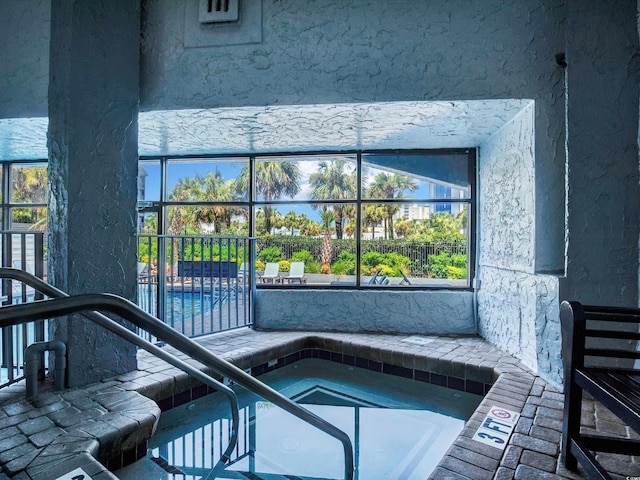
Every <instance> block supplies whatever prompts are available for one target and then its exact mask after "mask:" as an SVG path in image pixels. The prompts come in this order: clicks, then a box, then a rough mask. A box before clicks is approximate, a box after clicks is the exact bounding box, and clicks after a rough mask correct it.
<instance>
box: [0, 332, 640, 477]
mask: <svg viewBox="0 0 640 480" xmlns="http://www.w3.org/2000/svg"><path fill="white" fill-rule="evenodd" d="M198 342H199V343H201V344H202V345H204V346H206V347H207V348H208V349H210V350H211V351H213V352H214V353H216V354H219V355H221V356H223V357H224V358H226V359H228V360H230V361H232V362H233V363H234V364H236V365H237V366H238V367H240V368H243V369H246V368H252V369H253V373H254V374H257V373H260V372H261V371H264V370H266V369H271V368H277V367H278V366H280V365H283V364H286V363H290V362H292V361H295V360H296V359H298V358H301V357H305V356H306V357H309V356H317V357H322V358H328V359H329V360H332V361H338V362H341V363H345V364H351V365H356V366H361V367H364V368H369V369H372V370H378V371H383V372H385V373H390V374H393V375H401V376H408V377H411V378H415V379H416V380H420V381H425V382H431V383H435V384H439V385H446V386H449V387H451V388H455V389H458V390H466V391H470V392H472V393H486V396H485V398H484V399H483V401H482V403H481V404H480V406H479V407H478V409H477V410H476V412H475V413H474V415H473V416H472V417H471V419H470V420H469V421H468V422H467V425H466V426H465V428H464V430H463V432H462V433H461V435H460V436H459V437H458V438H457V440H456V441H455V443H454V444H453V445H452V446H451V448H450V449H449V451H448V452H447V454H446V455H445V457H444V458H443V459H442V461H441V462H440V465H439V466H438V467H437V468H436V470H435V471H434V472H433V474H432V476H431V478H433V479H438V480H439V479H452V480H455V479H467V480H468V479H471V480H483V479H487V480H491V479H495V480H503V479H504V480H506V479H523V480H524V479H527V480H529V479H537V478H540V479H563V478H570V479H578V478H583V477H582V476H580V475H576V474H574V473H572V472H569V471H567V470H566V469H564V468H563V467H562V465H561V464H560V463H559V460H558V456H559V445H560V435H561V434H560V431H561V423H562V408H563V395H562V393H561V392H560V391H558V389H557V388H555V387H553V386H552V385H549V384H547V383H546V382H545V381H543V380H542V379H541V378H539V377H536V376H535V375H534V374H532V373H531V372H530V371H529V370H527V369H526V368H525V367H523V366H522V365H521V364H520V363H519V362H518V361H517V360H515V359H514V358H513V357H511V356H509V355H507V354H505V353H504V352H502V351H501V350H499V349H497V348H496V347H494V346H493V345H491V344H489V343H487V342H485V341H483V340H482V339H480V338H469V337H461V338H457V337H424V336H420V337H417V338H416V337H408V336H407V335H404V336H401V335H378V334H341V333H324V332H323V333H316V332H257V331H254V330H249V329H241V330H236V331H231V332H225V333H220V334H216V335H212V336H209V337H203V338H201V339H199V340H198ZM165 348H168V347H165ZM138 358H139V361H138V363H139V365H138V370H137V371H134V372H130V373H127V374H125V375H122V376H120V377H118V378H115V379H112V380H110V381H107V382H103V383H99V384H94V385H91V386H89V387H86V388H82V389H74V390H67V391H64V392H43V393H41V394H40V395H39V396H38V397H37V399H36V400H34V401H26V400H25V399H24V391H25V389H24V385H20V384H17V385H14V386H11V387H8V388H5V389H3V390H0V465H1V466H2V472H1V473H0V480H6V479H9V478H11V479H12V480H13V479H17V480H23V479H32V480H51V479H55V478H57V477H58V476H60V475H62V474H64V473H67V472H69V471H71V470H73V469H75V468H77V467H81V468H82V469H83V470H84V471H85V472H86V473H87V474H89V475H91V476H92V478H93V479H97V480H105V479H114V478H117V477H116V476H114V475H113V474H112V473H110V471H109V470H108V469H107V468H106V467H104V466H103V465H102V464H101V463H98V461H96V459H98V460H99V461H100V462H102V463H103V464H105V465H107V466H108V467H109V469H110V470H115V469H117V468H118V467H119V466H121V465H123V464H128V463H131V462H132V461H134V460H135V459H136V458H139V457H140V456H142V455H144V453H145V451H146V445H145V440H146V439H147V438H148V437H149V436H150V435H151V434H152V432H153V430H154V428H155V424H156V421H157V418H158V416H159V415H160V411H161V409H167V408H171V407H172V406H175V405H178V404H182V403H186V402H188V401H191V400H193V399H195V398H198V397H201V396H203V395H205V394H206V393H208V387H203V386H201V385H199V384H198V383H197V382H196V381H194V380H192V379H190V378H188V376H187V375H186V374H185V373H183V372H182V371H180V370H178V369H176V368H174V367H171V366H170V365H168V364H167V363H165V362H164V361H162V360H159V359H157V358H155V357H152V356H151V355H149V354H147V353H146V352H141V353H140V354H139V356H138ZM274 360H277V362H276V365H275V366H274V365H273V363H274V362H273V361H274ZM190 363H191V362H190ZM492 405H496V406H501V407H504V408H506V409H508V410H512V411H517V412H520V413H521V416H520V418H519V420H518V422H517V424H516V426H515V430H514V432H513V434H512V435H511V437H510V439H509V443H508V445H507V447H506V448H505V449H504V451H503V450H500V449H498V448H495V447H492V446H489V445H485V444H483V443H480V442H478V441H476V440H473V436H474V433H475V432H476V430H477V429H478V427H479V426H480V424H481V422H482V421H483V420H484V418H485V415H486V414H487V413H488V412H489V409H490V407H491V406H492ZM583 425H584V428H587V429H594V428H597V429H598V431H600V432H602V431H607V432H612V433H615V434H617V435H619V436H622V437H627V436H629V435H630V433H629V431H628V429H627V428H626V427H625V426H624V425H622V424H620V423H619V421H617V419H616V418H615V417H614V416H613V415H611V414H609V413H608V412H607V411H606V410H605V409H602V408H600V407H599V406H598V405H594V403H593V402H590V401H585V405H584V415H583ZM603 461H604V462H606V466H607V467H608V468H609V469H610V470H611V471H612V472H615V477H614V478H625V477H626V476H631V475H640V464H638V463H637V462H636V459H634V458H632V457H629V456H622V455H616V456H613V455H610V456H608V457H607V458H606V459H604V460H603Z"/></svg>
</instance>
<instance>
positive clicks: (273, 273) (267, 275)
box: [260, 262, 280, 283]
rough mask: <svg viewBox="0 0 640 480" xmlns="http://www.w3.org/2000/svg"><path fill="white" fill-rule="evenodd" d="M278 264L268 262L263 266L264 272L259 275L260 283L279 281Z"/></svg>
mask: <svg viewBox="0 0 640 480" xmlns="http://www.w3.org/2000/svg"><path fill="white" fill-rule="evenodd" d="M279 274H280V264H279V263H278V262H268V263H267V264H266V265H265V266H264V273H263V274H262V276H261V277H260V279H261V280H262V283H275V282H279V281H280V277H279Z"/></svg>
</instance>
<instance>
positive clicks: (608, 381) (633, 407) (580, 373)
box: [575, 370, 640, 432]
mask: <svg viewBox="0 0 640 480" xmlns="http://www.w3.org/2000/svg"><path fill="white" fill-rule="evenodd" d="M575 382H576V384H578V385H579V386H580V387H582V388H583V389H584V390H585V391H587V392H589V393H590V394H591V395H592V396H593V397H594V398H595V399H596V400H598V401H600V402H601V403H602V404H603V405H604V406H605V407H607V408H608V409H609V410H611V412H613V413H614V414H615V415H617V416H618V417H620V419H621V420H622V421H623V422H625V423H626V424H627V425H629V426H630V427H631V428H633V429H634V430H635V431H636V432H640V406H639V405H638V404H637V403H634V402H633V401H632V400H631V399H630V398H629V397H628V396H627V393H628V391H627V389H626V388H625V387H624V385H621V384H619V383H618V382H615V381H614V380H613V379H612V378H611V377H610V376H608V375H606V374H593V373H591V372H589V371H585V370H576V372H575Z"/></svg>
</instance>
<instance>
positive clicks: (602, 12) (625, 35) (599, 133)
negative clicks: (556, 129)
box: [561, 0, 640, 306]
mask: <svg viewBox="0 0 640 480" xmlns="http://www.w3.org/2000/svg"><path fill="white" fill-rule="evenodd" d="M568 4H569V6H570V8H571V15H570V16H569V17H568V21H567V38H568V40H567V63H568V67H567V76H568V84H569V87H568V92H567V93H568V110H569V113H570V114H569V116H568V124H567V132H568V139H567V141H568V151H569V155H568V187H569V188H568V210H569V216H568V225H567V226H568V237H569V244H568V250H567V278H566V279H565V280H563V281H562V283H561V298H562V299H570V300H579V301H582V302H584V303H588V304H618V305H625V306H637V305H638V301H639V291H638V257H639V252H638V238H639V236H640V187H639V185H640V178H639V174H638V98H639V89H640V56H639V55H638V51H639V49H640V47H639V42H638V30H637V23H636V14H637V5H636V2H628V1H627V2H625V1H618V2H613V1H612V2H582V1H579V0H570V1H569V2H568ZM612 5H615V8H614V7H612ZM613 32H615V34H613Z"/></svg>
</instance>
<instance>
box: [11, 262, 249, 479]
mask: <svg viewBox="0 0 640 480" xmlns="http://www.w3.org/2000/svg"><path fill="white" fill-rule="evenodd" d="M0 278H10V279H12V280H17V281H20V282H22V283H24V284H27V285H29V286H31V287H32V288H34V289H36V290H38V291H39V292H40V293H42V294H44V295H47V296H48V297H52V298H70V296H69V294H67V293H66V292H63V291H62V290H59V289H58V288H56V287H54V286H53V285H50V284H48V283H46V282H45V281H43V280H41V279H40V278H38V277H36V276H34V275H31V274H30V273H27V272H25V271H23V270H18V269H15V268H0ZM4 308H6V307H2V310H3V312H4V311H5V310H4ZM9 314H10V310H9ZM82 314H83V315H84V316H85V317H87V318H88V319H90V320H92V321H94V322H95V323H97V324H98V325H100V326H101V327H103V328H106V329H107V330H109V331H111V332H113V333H115V334H116V335H118V336H120V337H122V338H124V339H125V340H129V341H130V342H131V343H133V344H134V345H136V346H138V347H140V348H142V349H144V350H146V351H147V352H149V353H151V354H153V355H155V356H156V357H158V358H160V359H161V360H164V361H165V362H167V363H169V364H170V365H173V366H174V367H176V368H179V369H180V370H182V371H183V372H185V373H187V374H189V375H191V376H192V377H194V378H195V379H197V380H200V381H201V382H202V383H204V384H205V385H209V386H210V387H213V388H215V389H216V390H220V391H221V392H222V393H223V394H224V395H225V396H226V397H227V398H228V399H229V403H230V404H231V420H232V426H231V435H230V437H229V445H228V446H227V448H226V449H225V451H224V452H223V453H222V456H221V457H220V460H218V462H217V463H216V466H215V467H214V468H215V469H216V470H217V468H219V467H220V466H221V465H224V464H226V463H227V462H228V461H229V460H231V453H232V452H233V450H234V449H235V447H236V445H237V444H238V431H239V429H240V428H239V426H240V412H239V410H240V408H239V406H238V397H237V396H236V392H234V391H233V390H232V389H231V388H229V387H228V386H226V385H224V384H223V383H221V382H219V381H217V380H216V379H215V378H213V377H211V376H210V375H208V374H206V373H204V372H203V371H202V370H199V369H197V368H195V367H193V366H191V365H189V364H188V363H186V362H184V361H183V360H180V359H179V358H178V357H176V356H174V355H172V354H170V353H169V352H167V351H166V350H163V349H162V348H160V347H158V346H156V345H154V344H153V343H151V342H148V341H147V340H145V339H143V338H142V337H140V336H139V335H137V334H136V333H135V332H132V331H131V330H129V329H128V328H125V327H123V326H122V325H120V324H119V323H117V322H115V321H113V320H111V319H110V318H109V317H106V316H104V315H103V314H101V313H99V312H83V313H82ZM0 316H4V315H0ZM7 317H8V315H7ZM27 321H28V320H26V319H24V318H21V317H17V318H14V319H7V320H0V328H1V327H9V326H13V325H19V324H21V323H26V322H27ZM5 322H6V323H5ZM167 343H169V342H167ZM56 360H57V359H56Z"/></svg>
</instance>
